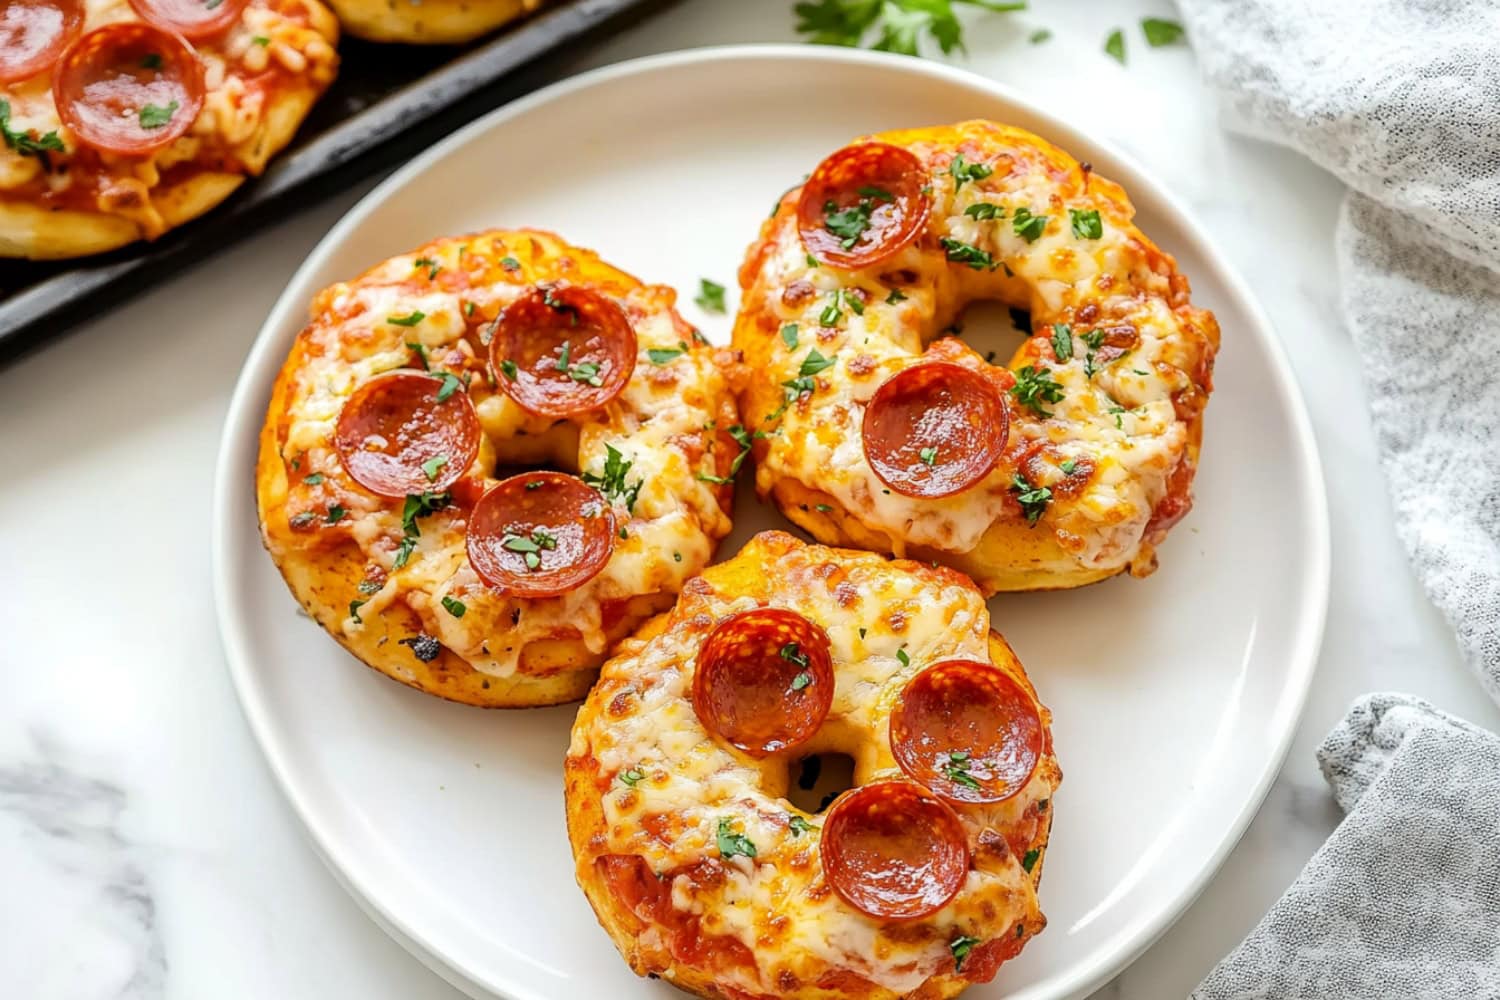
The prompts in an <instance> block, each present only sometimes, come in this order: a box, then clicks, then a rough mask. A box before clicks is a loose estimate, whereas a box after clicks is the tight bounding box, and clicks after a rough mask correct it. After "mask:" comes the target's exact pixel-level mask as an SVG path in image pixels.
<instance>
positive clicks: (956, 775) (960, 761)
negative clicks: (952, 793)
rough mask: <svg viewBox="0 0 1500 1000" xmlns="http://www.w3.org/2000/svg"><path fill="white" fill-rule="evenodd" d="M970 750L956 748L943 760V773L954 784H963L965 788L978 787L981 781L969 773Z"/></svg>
mask: <svg viewBox="0 0 1500 1000" xmlns="http://www.w3.org/2000/svg"><path fill="white" fill-rule="evenodd" d="M971 763H973V762H972V761H970V760H969V751H967V750H954V751H953V752H952V753H950V754H948V759H947V760H946V761H944V762H943V774H944V775H945V776H946V777H947V778H948V780H949V781H951V782H953V783H954V784H958V785H963V786H964V787H965V788H978V787H979V782H977V781H975V780H974V776H973V775H972V774H970V773H969V765H970V764H971Z"/></svg>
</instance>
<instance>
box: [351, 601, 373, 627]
mask: <svg viewBox="0 0 1500 1000" xmlns="http://www.w3.org/2000/svg"><path fill="white" fill-rule="evenodd" d="M369 603H370V602H369V601H358V600H356V601H350V602H349V617H350V618H353V619H354V621H355V622H356V623H358V624H360V625H363V624H364V623H365V620H364V619H363V618H361V617H360V616H359V609H360V608H362V607H364V606H365V605H366V604H369Z"/></svg>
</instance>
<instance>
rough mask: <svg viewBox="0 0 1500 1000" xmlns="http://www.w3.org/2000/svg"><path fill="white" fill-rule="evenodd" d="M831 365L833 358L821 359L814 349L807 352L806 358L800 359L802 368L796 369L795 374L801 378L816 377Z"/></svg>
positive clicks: (820, 355) (821, 356)
mask: <svg viewBox="0 0 1500 1000" xmlns="http://www.w3.org/2000/svg"><path fill="white" fill-rule="evenodd" d="M833 363H834V359H833V358H825V357H823V355H822V354H819V353H818V349H817V348H816V347H814V348H813V349H812V350H810V351H808V352H807V357H805V358H803V359H802V367H801V368H798V369H797V374H798V375H800V376H802V377H803V378H806V377H807V376H809V375H816V374H818V372H820V371H822V370H824V369H825V368H832V367H833Z"/></svg>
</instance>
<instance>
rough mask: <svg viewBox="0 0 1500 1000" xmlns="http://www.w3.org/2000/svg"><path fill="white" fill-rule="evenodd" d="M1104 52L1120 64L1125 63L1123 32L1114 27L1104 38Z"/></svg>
mask: <svg viewBox="0 0 1500 1000" xmlns="http://www.w3.org/2000/svg"><path fill="white" fill-rule="evenodd" d="M1104 52H1105V54H1106V55H1109V56H1112V57H1113V58H1114V59H1115V61H1116V62H1118V63H1119V64H1120V65H1121V66H1124V65H1125V32H1123V31H1121V30H1120V29H1119V28H1116V29H1115V30H1114V31H1111V32H1110V33H1109V36H1108V37H1107V38H1105V39H1104Z"/></svg>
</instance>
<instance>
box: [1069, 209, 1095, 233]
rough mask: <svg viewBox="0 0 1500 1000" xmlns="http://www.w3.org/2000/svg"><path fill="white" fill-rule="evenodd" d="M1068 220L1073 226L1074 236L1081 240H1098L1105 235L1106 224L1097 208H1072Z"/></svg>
mask: <svg viewBox="0 0 1500 1000" xmlns="http://www.w3.org/2000/svg"><path fill="white" fill-rule="evenodd" d="M1068 220H1069V221H1070V222H1071V223H1072V224H1073V235H1074V236H1076V237H1078V238H1079V239H1080V240H1097V239H1098V238H1099V237H1101V236H1103V235H1104V222H1103V221H1102V220H1101V219H1100V218H1099V210H1098V209H1097V208H1070V209H1068Z"/></svg>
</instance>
